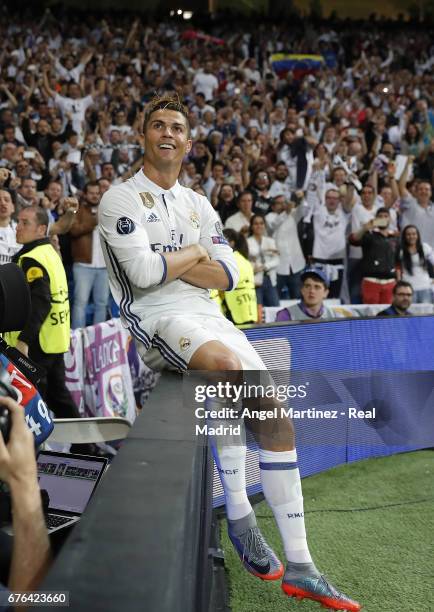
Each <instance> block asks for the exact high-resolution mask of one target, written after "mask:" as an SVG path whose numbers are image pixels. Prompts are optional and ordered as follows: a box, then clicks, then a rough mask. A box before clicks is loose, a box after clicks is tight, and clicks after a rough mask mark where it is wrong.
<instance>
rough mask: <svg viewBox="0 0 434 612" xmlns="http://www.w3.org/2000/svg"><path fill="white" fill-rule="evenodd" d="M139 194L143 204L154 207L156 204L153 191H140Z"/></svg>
mask: <svg viewBox="0 0 434 612" xmlns="http://www.w3.org/2000/svg"><path fill="white" fill-rule="evenodd" d="M139 196H140V198H141V200H142V202H143V205H144V206H146V208H152V207H153V206H154V205H155V202H154V197H153V195H152V193H149V192H148V191H141V192H140V193H139Z"/></svg>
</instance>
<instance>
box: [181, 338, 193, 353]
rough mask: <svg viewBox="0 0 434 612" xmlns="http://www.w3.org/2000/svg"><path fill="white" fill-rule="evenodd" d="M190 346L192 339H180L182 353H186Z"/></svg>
mask: <svg viewBox="0 0 434 612" xmlns="http://www.w3.org/2000/svg"><path fill="white" fill-rule="evenodd" d="M190 345H191V340H190V338H180V339H179V348H180V349H181V351H186V350H187V349H188V348H189V346H190Z"/></svg>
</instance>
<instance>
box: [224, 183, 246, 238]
mask: <svg viewBox="0 0 434 612" xmlns="http://www.w3.org/2000/svg"><path fill="white" fill-rule="evenodd" d="M237 204H238V208H239V209H240V210H239V212H237V213H235V214H234V215H231V216H230V217H229V218H228V220H227V221H226V223H225V229H233V230H235V231H236V232H241V233H243V234H244V235H247V234H248V233H249V229H250V219H251V218H252V215H253V212H252V208H253V196H252V194H251V193H250V191H243V192H241V193H240V195H239V196H238V202H237Z"/></svg>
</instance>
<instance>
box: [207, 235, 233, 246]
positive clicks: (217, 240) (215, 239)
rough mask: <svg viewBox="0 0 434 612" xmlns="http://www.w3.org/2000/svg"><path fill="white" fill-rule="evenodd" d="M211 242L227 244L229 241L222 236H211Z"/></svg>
mask: <svg viewBox="0 0 434 612" xmlns="http://www.w3.org/2000/svg"><path fill="white" fill-rule="evenodd" d="M211 240H212V242H213V244H226V245H227V246H229V242H228V241H227V240H226V238H224V237H223V236H211Z"/></svg>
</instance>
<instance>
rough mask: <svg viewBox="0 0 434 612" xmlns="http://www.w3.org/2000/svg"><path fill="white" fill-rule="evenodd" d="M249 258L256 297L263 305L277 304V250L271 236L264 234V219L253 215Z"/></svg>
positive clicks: (249, 239) (248, 240)
mask: <svg viewBox="0 0 434 612" xmlns="http://www.w3.org/2000/svg"><path fill="white" fill-rule="evenodd" d="M247 243H248V245H249V260H250V261H251V262H252V264H253V271H254V273H255V288H256V299H257V301H258V304H262V305H263V306H279V296H278V294H277V289H276V268H277V266H278V264H279V252H278V250H277V248H276V243H275V242H274V240H273V238H269V237H268V236H266V235H265V219H264V217H263V216H262V215H253V216H252V218H251V219H250V236H249V238H248V239H247Z"/></svg>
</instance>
